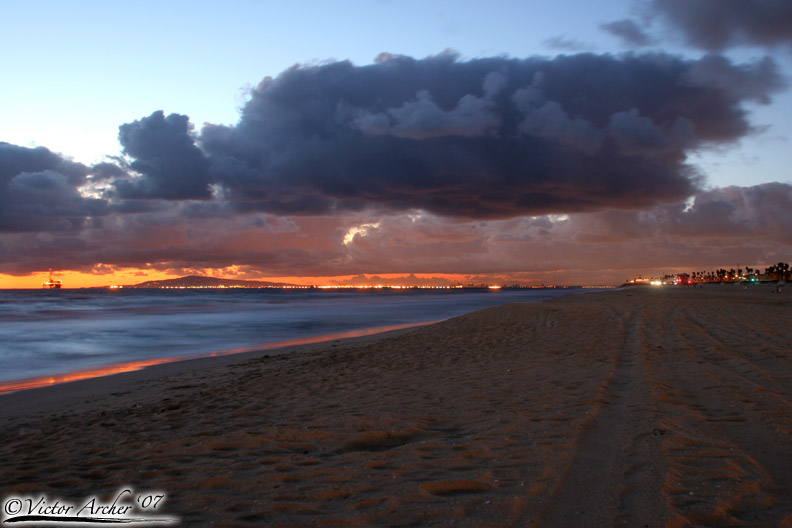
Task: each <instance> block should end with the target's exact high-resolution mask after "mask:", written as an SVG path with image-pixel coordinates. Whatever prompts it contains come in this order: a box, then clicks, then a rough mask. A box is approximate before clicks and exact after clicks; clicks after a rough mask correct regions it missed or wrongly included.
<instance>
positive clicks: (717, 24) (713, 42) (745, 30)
mask: <svg viewBox="0 0 792 528" xmlns="http://www.w3.org/2000/svg"><path fill="white" fill-rule="evenodd" d="M649 10H650V12H651V13H653V14H656V15H659V16H661V17H663V18H665V19H666V20H667V21H668V22H669V23H670V24H671V25H673V26H674V27H675V28H677V29H679V30H680V31H681V32H682V33H683V34H684V36H685V38H686V40H687V41H688V43H689V44H691V45H693V46H696V47H700V48H703V49H707V50H711V51H719V50H723V49H725V48H728V47H731V46H738V45H743V44H748V45H760V46H776V45H788V44H790V43H792V2H790V1H789V0H695V1H690V0H653V1H652V2H650V3H649Z"/></svg>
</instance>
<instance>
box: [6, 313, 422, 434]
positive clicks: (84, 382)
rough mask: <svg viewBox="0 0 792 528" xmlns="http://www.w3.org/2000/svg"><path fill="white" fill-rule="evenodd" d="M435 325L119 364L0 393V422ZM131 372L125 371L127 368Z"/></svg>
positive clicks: (393, 327)
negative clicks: (193, 375) (178, 379)
mask: <svg viewBox="0 0 792 528" xmlns="http://www.w3.org/2000/svg"><path fill="white" fill-rule="evenodd" d="M434 323H435V321H428V322H421V323H409V324H405V325H390V326H385V327H376V328H369V329H363V330H349V331H346V332H337V333H330V334H322V335H319V336H314V337H309V338H304V339H289V340H286V341H279V342H276V343H272V344H271V346H264V347H253V348H246V349H230V350H227V351H222V352H213V353H209V354H204V355H196V356H188V357H180V358H157V359H154V360H152V361H154V362H152V363H150V364H144V365H139V366H137V365H138V364H140V363H144V362H142V361H133V362H129V363H118V364H115V365H108V366H106V367H99V368H97V369H87V371H78V372H75V373H68V374H63V375H56V376H55V377H61V376H72V375H75V374H76V375H80V374H82V373H84V372H86V373H88V375H86V376H85V377H79V378H77V379H72V380H65V381H56V382H54V383H45V384H41V385H37V386H32V387H22V388H18V389H12V390H10V391H7V392H0V420H3V419H6V418H14V417H19V416H22V415H26V414H29V413H42V412H55V411H58V410H59V407H68V406H69V405H74V404H85V403H87V402H88V401H89V400H91V399H94V400H97V401H98V399H101V398H107V397H110V396H113V395H118V394H121V395H125V394H130V393H132V392H134V391H135V390H136V388H137V386H138V385H139V384H140V383H146V382H151V381H155V380H160V379H169V378H172V377H184V376H188V375H190V374H191V373H196V372H202V371H204V370H207V369H208V370H211V369H221V368H227V367H229V366H233V365H235V364H237V363H244V362H247V361H256V360H260V359H262V358H269V357H275V356H284V357H286V356H291V355H295V356H299V357H304V356H311V355H314V354H321V353H323V352H329V351H332V350H333V349H334V348H336V347H339V346H345V347H346V346H355V345H362V344H368V343H373V342H376V341H377V340H379V339H386V338H388V337H391V336H395V335H399V334H400V333H402V332H408V331H410V330H412V329H415V328H420V327H422V326H426V325H431V324H434ZM128 365H129V366H131V368H128V369H127V368H125V367H126V366H128ZM118 367H120V368H121V369H122V370H118V371H116V372H111V373H107V374H97V375H90V373H91V372H93V371H94V370H102V371H104V370H106V369H114V368H118ZM49 378H51V377H42V378H33V379H31V380H20V381H18V382H8V383H0V391H2V390H3V388H4V387H6V386H8V385H14V384H17V383H19V384H26V383H27V382H30V381H33V382H35V381H38V380H47V379H49Z"/></svg>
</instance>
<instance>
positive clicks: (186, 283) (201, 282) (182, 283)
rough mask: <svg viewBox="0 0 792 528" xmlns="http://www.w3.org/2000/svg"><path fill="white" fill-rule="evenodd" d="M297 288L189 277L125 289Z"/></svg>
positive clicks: (250, 281)
mask: <svg viewBox="0 0 792 528" xmlns="http://www.w3.org/2000/svg"><path fill="white" fill-rule="evenodd" d="M285 286H295V285H294V284H288V283H286V282H267V281H256V280H233V279H218V278H215V277H200V276H198V275H189V276H187V277H179V278H178V279H165V280H153V281H146V282H141V283H140V284H133V285H131V286H124V288H283V287H285Z"/></svg>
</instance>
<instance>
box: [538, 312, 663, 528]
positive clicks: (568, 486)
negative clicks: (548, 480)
mask: <svg viewBox="0 0 792 528" xmlns="http://www.w3.org/2000/svg"><path fill="white" fill-rule="evenodd" d="M623 319H624V320H626V327H625V339H624V344H623V346H622V350H621V352H620V354H619V356H618V358H617V360H616V362H615V366H614V370H613V372H612V375H611V376H610V377H609V378H608V379H607V380H606V381H605V382H604V383H603V386H602V388H601V389H600V393H601V396H602V400H601V401H602V403H601V405H600V407H599V408H597V409H595V410H594V411H593V412H592V415H593V417H592V419H591V420H590V421H589V423H588V427H587V429H586V431H585V432H584V433H583V435H582V437H581V438H580V440H579V442H578V444H577V448H576V450H575V453H574V455H573V456H574V459H573V461H572V462H571V464H570V466H569V467H568V468H567V470H566V472H565V474H564V475H563V476H562V477H561V478H560V479H559V481H558V484H557V488H556V490H555V492H554V494H553V496H552V497H551V498H550V503H549V505H548V507H547V508H546V509H545V510H544V512H543V515H542V516H541V519H536V520H535V523H536V524H535V525H536V526H542V527H568V526H580V527H582V526H630V527H654V526H662V525H663V523H664V522H665V521H664V520H665V519H666V518H667V516H668V512H667V507H666V504H665V501H664V500H663V498H662V497H660V496H658V494H657V491H656V490H657V489H659V488H660V487H661V486H662V482H663V481H664V467H663V464H661V463H657V458H658V457H657V452H658V451H659V443H660V436H661V435H662V433H663V431H662V430H661V429H659V428H658V427H657V424H656V422H655V418H656V416H657V413H656V412H654V410H653V403H652V398H651V395H650V393H649V391H648V389H647V386H648V385H647V383H646V377H647V372H646V365H645V358H644V355H645V350H644V348H645V347H644V343H643V339H642V327H643V326H644V325H645V324H646V323H647V322H646V320H645V315H644V314H643V310H642V309H640V308H637V307H636V308H635V309H633V310H632V311H630V312H626V313H624V315H623Z"/></svg>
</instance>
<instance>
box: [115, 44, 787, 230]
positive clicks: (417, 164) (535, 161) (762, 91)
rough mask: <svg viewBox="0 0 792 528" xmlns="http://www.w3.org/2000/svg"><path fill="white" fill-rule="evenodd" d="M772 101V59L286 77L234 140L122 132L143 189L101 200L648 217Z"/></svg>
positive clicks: (371, 68)
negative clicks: (696, 165) (749, 106)
mask: <svg viewBox="0 0 792 528" xmlns="http://www.w3.org/2000/svg"><path fill="white" fill-rule="evenodd" d="M757 72H758V73H760V74H761V82H751V81H749V80H748V79H749V78H750V76H751V75H754V74H756V73H757ZM781 86H782V82H781V80H780V76H779V74H778V72H777V71H776V67H775V64H774V63H772V61H763V62H761V63H760V64H756V65H752V64H749V65H735V64H732V63H731V62H729V61H728V60H727V59H723V58H715V57H708V58H705V59H702V60H701V61H690V60H684V59H681V58H679V57H674V56H669V55H664V54H650V55H625V56H618V57H614V56H609V55H593V54H579V55H572V56H560V57H556V58H553V59H547V58H529V59H508V58H503V57H497V58H488V59H477V60H472V61H460V60H459V58H458V57H457V56H455V55H453V54H451V53H444V54H441V55H439V56H434V57H428V58H426V59H420V60H416V59H412V58H409V57H404V56H393V55H383V56H381V57H379V58H378V60H377V62H375V63H374V64H371V65H368V66H361V67H357V66H354V65H352V64H351V63H349V62H335V63H330V64H323V65H315V66H305V67H303V66H295V67H293V68H290V69H288V70H286V71H285V72H283V73H282V74H280V75H279V76H278V77H276V78H267V79H265V80H264V81H262V82H261V84H259V86H258V87H257V88H256V89H255V90H254V91H253V93H252V96H251V99H250V101H249V102H248V103H247V104H246V105H245V107H244V108H243V109H242V113H241V118H240V121H239V123H237V124H236V125H234V126H215V125H207V126H204V127H203V129H202V130H201V132H200V133H199V134H193V133H192V132H191V125H190V124H189V122H188V121H187V118H186V117H185V116H179V115H176V114H172V115H169V116H167V117H166V116H165V115H164V114H163V113H162V112H155V113H154V114H152V115H151V116H149V117H147V118H144V119H141V120H139V121H136V122H134V123H130V124H127V125H123V126H122V127H121V135H120V139H121V141H122V144H123V146H124V148H125V152H126V154H127V155H128V156H129V157H130V158H132V162H131V163H130V168H131V169H132V170H133V171H135V172H137V173H139V174H140V176H138V177H136V178H132V179H123V178H120V179H117V180H116V183H115V188H116V189H117V191H118V193H119V194H120V195H121V196H122V197H125V198H157V199H167V200H173V199H185V198H190V199H203V200H206V199H210V198H211V197H212V196H218V195H219V196H223V197H224V198H225V199H228V200H229V201H230V202H231V203H233V204H234V206H235V207H237V209H238V210H240V211H256V210H258V211H267V212H271V213H276V214H327V213H330V212H332V211H360V210H363V209H366V208H380V209H386V210H411V209H422V210H426V211H430V212H433V213H435V214H439V215H443V216H457V217H467V218H496V217H510V216H518V215H523V214H544V213H549V212H570V211H590V210H597V209H602V208H611V207H617V208H631V207H646V206H650V205H653V204H656V203H661V202H664V201H673V200H677V199H680V198H683V197H685V196H688V195H690V194H692V193H693V192H695V190H696V188H697V185H698V182H699V180H698V175H697V174H696V171H695V170H694V169H693V168H692V167H691V166H689V165H687V164H686V163H685V158H686V156H687V155H688V154H689V153H690V152H691V151H693V150H695V149H697V148H700V147H701V146H702V145H705V144H711V143H720V142H728V141H734V140H737V139H739V138H741V137H742V136H744V135H746V134H748V133H750V132H751V130H752V129H751V126H750V124H749V122H748V120H747V118H746V113H745V110H744V109H743V107H742V103H743V102H745V101H748V100H760V101H767V100H769V99H768V98H769V97H770V96H771V95H772V94H773V93H774V92H775V91H776V90H778V89H779V88H780V87H781ZM638 174H640V175H641V177H640V178H639V177H636V175H638Z"/></svg>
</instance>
